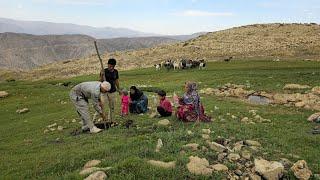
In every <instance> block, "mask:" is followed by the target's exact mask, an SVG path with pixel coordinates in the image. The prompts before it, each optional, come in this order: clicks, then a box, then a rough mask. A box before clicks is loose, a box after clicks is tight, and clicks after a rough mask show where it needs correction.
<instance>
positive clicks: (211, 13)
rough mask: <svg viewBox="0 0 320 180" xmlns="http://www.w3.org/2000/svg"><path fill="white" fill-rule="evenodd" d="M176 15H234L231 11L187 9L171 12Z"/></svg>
mask: <svg viewBox="0 0 320 180" xmlns="http://www.w3.org/2000/svg"><path fill="white" fill-rule="evenodd" d="M171 14H172V15H175V16H187V17H204V16H233V15H234V14H233V13H230V12H207V11H199V10H186V11H182V12H175V13H171Z"/></svg>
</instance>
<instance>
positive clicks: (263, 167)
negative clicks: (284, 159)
mask: <svg viewBox="0 0 320 180" xmlns="http://www.w3.org/2000/svg"><path fill="white" fill-rule="evenodd" d="M254 165H255V170H256V172H257V173H259V174H260V175H261V176H263V177H264V178H265V179H267V180H277V179H280V178H281V177H282V176H283V172H284V166H283V165H282V164H281V163H279V162H276V161H267V160H265V159H255V160H254Z"/></svg>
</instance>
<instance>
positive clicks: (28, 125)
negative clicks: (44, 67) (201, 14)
mask: <svg viewBox="0 0 320 180" xmlns="http://www.w3.org/2000/svg"><path fill="white" fill-rule="evenodd" d="M319 67H320V64H319V62H297V61H295V62H288V61H282V62H271V61H235V62H230V63H223V62H213V63H209V65H208V68H207V69H205V70H203V71H199V70H188V71H170V72H166V71H161V72H156V71H155V70H154V69H140V70H131V71H121V72H120V79H121V80H120V82H121V86H122V87H127V88H129V86H130V85H137V86H152V87H159V88H163V89H165V90H166V91H168V94H169V95H172V93H173V92H174V91H175V92H177V93H178V94H181V93H182V90H183V84H184V82H185V81H187V80H193V81H196V82H199V85H200V88H199V89H202V88H206V87H213V88H216V87H218V86H221V85H224V84H226V83H235V84H246V83H250V85H251V89H254V90H265V91H268V92H281V91H283V90H282V87H283V86H284V85H285V84H286V83H300V84H307V85H310V86H316V85H319V84H320V80H319V76H320V68H319ZM96 77H97V75H95V74H93V75H89V76H81V77H76V78H72V79H63V80H49V81H36V82H30V81H16V82H5V83H1V84H0V90H6V91H8V92H9V93H10V96H9V97H7V98H4V99H0V107H1V108H0V117H1V118H0V123H1V126H0V134H1V135H0V143H1V145H0V153H1V156H0V161H1V163H0V171H1V174H0V179H31V178H39V179H83V177H82V176H80V175H79V171H80V170H81V168H82V167H83V165H84V164H85V163H86V162H87V161H89V160H92V159H100V160H102V164H101V166H102V167H107V166H110V167H113V168H112V169H111V170H109V171H107V174H108V178H109V179H155V178H161V179H221V178H223V177H226V175H225V174H223V173H222V174H217V173H214V174H213V175H212V177H201V176H195V175H192V174H191V173H189V172H188V170H187V169H186V164H187V163H188V157H189V156H190V155H198V156H199V157H204V158H207V159H208V160H209V162H210V164H213V163H214V162H216V160H217V155H216V154H215V152H214V151H212V150H209V151H208V152H205V151H201V150H198V151H195V152H192V151H186V153H185V154H184V153H181V152H180V151H181V150H182V145H185V144H188V143H193V142H196V143H198V144H200V145H204V146H206V143H205V140H203V139H202V138H201V129H203V128H210V129H211V130H212V131H214V133H212V134H211V135H210V138H211V140H212V141H213V140H215V139H217V137H218V136H222V137H225V138H230V139H233V141H237V140H246V139H253V140H257V141H259V142H260V143H261V144H262V146H263V148H262V150H261V151H260V152H257V153H256V154H255V156H257V157H258V156H261V157H264V158H265V159H268V160H276V161H279V159H280V158H288V159H289V160H291V161H292V162H296V161H297V160H298V159H304V160H306V161H307V163H308V166H309V167H310V168H311V170H312V171H313V172H314V173H319V172H320V158H319V147H320V143H319V142H320V136H319V135H312V134H311V133H310V130H311V129H312V128H313V127H314V124H311V123H309V122H307V121H306V119H307V117H308V116H309V115H310V114H312V113H313V112H312V111H309V110H305V109H298V108H292V107H285V106H280V105H272V106H271V105H269V106H259V105H252V104H248V103H246V102H244V101H240V100H238V99H233V98H221V97H215V96H207V95H202V102H203V103H204V105H205V109H206V111H207V113H208V114H209V115H211V116H212V117H213V118H214V119H215V120H214V121H213V122H212V123H207V124H200V125H195V124H192V123H191V124H186V123H182V122H179V121H177V120H176V118H174V117H171V118H169V120H170V121H171V123H172V126H171V127H158V126H157V125H156V123H157V121H158V120H160V119H151V118H149V115H148V114H145V115H143V116H140V115H139V116H130V117H128V118H129V119H132V120H134V124H135V125H137V126H138V127H136V126H134V127H133V128H130V129H126V128H125V127H123V126H119V127H115V128H112V129H109V130H107V131H104V132H102V133H101V134H96V135H90V134H81V135H78V136H72V135H71V134H70V133H71V132H72V131H73V130H74V129H75V128H77V127H80V125H79V124H78V123H72V120H73V119H77V120H79V119H78V116H77V114H76V112H75V110H74V108H73V106H72V104H71V103H70V101H69V97H68V93H69V90H70V88H71V87H64V86H57V85H55V84H57V83H60V82H68V81H70V82H72V85H75V84H77V83H80V82H83V81H91V80H96ZM147 94H148V95H149V97H150V103H151V106H152V105H153V104H152V102H153V100H152V98H151V96H152V95H153V94H152V93H147ZM64 102H67V103H66V104H65V103H64ZM118 104H119V101H118ZM214 106H217V107H219V109H218V110H215V108H214ZM24 107H27V108H29V109H30V112H29V113H26V114H17V113H16V112H15V111H16V110H17V109H20V108H24ZM118 107H119V105H117V109H116V112H117V114H119V108H118ZM252 109H254V110H258V113H259V114H260V115H261V116H262V117H265V118H268V119H270V120H272V123H266V124H265V123H257V124H243V123H240V122H239V120H234V119H232V118H231V116H230V115H227V114H228V113H230V114H231V115H236V116H238V117H241V116H249V113H248V111H249V110H252ZM117 119H118V120H119V121H120V122H123V121H125V119H121V118H120V117H118V118H117ZM53 123H57V124H58V125H59V126H63V127H64V128H65V129H64V130H63V131H57V130H55V131H53V132H47V133H44V130H45V129H46V126H48V125H50V124H53ZM187 130H191V131H192V132H194V135H191V136H190V135H187ZM158 138H161V139H162V141H163V144H164V146H163V148H162V149H161V151H160V152H159V153H156V152H154V150H155V147H156V143H157V140H158ZM296 156H299V158H297V157H296ZM149 159H155V160H162V161H172V160H174V161H177V167H176V168H175V169H173V170H163V169H161V168H155V167H153V166H151V165H148V164H147V163H146V161H147V160H149ZM227 166H228V167H229V168H230V169H232V168H234V167H235V166H236V165H235V164H233V163H228V164H227ZM288 176H289V177H290V179H292V177H293V176H292V174H290V173H289V174H288Z"/></svg>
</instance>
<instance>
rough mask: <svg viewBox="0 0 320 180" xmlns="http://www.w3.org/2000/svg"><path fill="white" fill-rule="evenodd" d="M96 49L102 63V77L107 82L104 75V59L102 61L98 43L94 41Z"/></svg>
mask: <svg viewBox="0 0 320 180" xmlns="http://www.w3.org/2000/svg"><path fill="white" fill-rule="evenodd" d="M94 47H95V48H96V51H97V55H98V58H99V61H100V65H101V76H102V78H103V81H105V80H106V76H105V75H104V67H103V62H102V59H101V56H100V53H99V50H98V46H97V41H94Z"/></svg>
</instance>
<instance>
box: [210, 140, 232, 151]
mask: <svg viewBox="0 0 320 180" xmlns="http://www.w3.org/2000/svg"><path fill="white" fill-rule="evenodd" d="M207 144H208V145H209V147H210V149H212V150H214V151H217V152H224V151H226V150H227V148H226V147H224V146H222V145H221V144H218V143H216V142H210V141H207Z"/></svg>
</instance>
